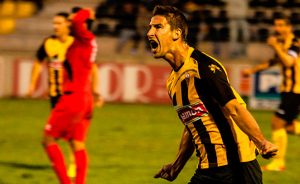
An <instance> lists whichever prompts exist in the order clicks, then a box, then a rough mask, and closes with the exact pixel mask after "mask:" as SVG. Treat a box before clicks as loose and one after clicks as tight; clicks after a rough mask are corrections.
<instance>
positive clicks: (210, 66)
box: [208, 64, 221, 73]
mask: <svg viewBox="0 0 300 184" xmlns="http://www.w3.org/2000/svg"><path fill="white" fill-rule="evenodd" d="M208 68H209V69H210V70H211V71H212V72H213V73H216V70H219V71H221V69H220V67H218V66H217V65H214V64H211V65H209V66H208Z"/></svg>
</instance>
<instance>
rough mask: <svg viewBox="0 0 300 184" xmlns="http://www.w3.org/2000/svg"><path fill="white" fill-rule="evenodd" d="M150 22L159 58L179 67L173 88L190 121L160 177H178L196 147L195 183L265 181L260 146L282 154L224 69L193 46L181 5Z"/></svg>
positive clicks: (159, 9)
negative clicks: (233, 86)
mask: <svg viewBox="0 0 300 184" xmlns="http://www.w3.org/2000/svg"><path fill="white" fill-rule="evenodd" d="M149 26H150V28H149V31H148V33H147V36H148V39H149V42H150V46H151V51H152V53H153V56H154V57H155V58H163V59H164V60H166V61H167V62H168V63H169V64H170V66H171V67H172V69H173V70H172V73H171V74H170V77H169V78H168V80H167V89H168V93H169V96H170V98H171V100H172V102H173V106H174V108H175V109H176V111H177V113H178V116H179V118H180V119H181V121H182V123H183V125H184V130H183V134H182V138H181V143H180V146H179V151H178V153H177V157H176V159H175V161H174V162H172V163H170V164H167V165H165V166H163V168H162V169H161V170H160V171H159V172H158V173H157V174H156V175H155V178H163V179H166V180H168V181H173V180H175V179H176V177H177V175H178V174H179V173H180V171H181V170H182V168H183V167H184V165H185V164H186V162H187V161H188V159H189V158H190V157H191V155H192V154H193V152H194V151H195V150H196V155H197V157H198V158H199V164H198V168H197V170H196V173H195V175H194V176H193V177H192V178H191V181H190V184H202V183H210V184H223V183H224V184H225V183H226V184H233V183H234V184H241V183H243V184H259V183H262V173H261V170H260V167H259V164H258V162H257V161H256V148H258V150H259V152H260V153H261V154H262V155H263V156H264V157H267V158H269V157H272V156H274V155H276V151H277V146H275V145H273V144H272V143H270V142H269V141H267V140H266V139H265V137H264V136H263V134H262V132H261V130H260V128H259V126H258V124H257V123H256V121H255V119H254V118H253V117H252V115H251V114H250V113H249V111H248V110H247V109H246V107H245V103H244V102H243V100H242V99H241V97H240V96H239V95H238V94H237V93H236V91H235V90H234V89H233V88H232V87H231V85H230V84H229V81H228V77H227V74H226V71H225V69H224V67H223V66H222V65H221V63H220V62H218V61H217V60H216V59H214V58H212V57H211V56H209V55H207V54H205V53H203V52H201V51H199V50H197V49H195V48H193V47H190V46H189V45H188V43H187V42H186V37H187V34H188V25H187V21H186V19H185V17H184V15H183V14H182V13H181V12H180V11H179V10H178V9H176V8H174V7H170V6H156V7H155V9H154V11H153V17H152V18H151V21H150V24H149Z"/></svg>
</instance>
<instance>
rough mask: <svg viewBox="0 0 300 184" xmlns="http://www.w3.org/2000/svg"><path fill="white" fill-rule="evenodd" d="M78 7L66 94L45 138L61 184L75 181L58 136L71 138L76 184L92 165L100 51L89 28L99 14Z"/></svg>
mask: <svg viewBox="0 0 300 184" xmlns="http://www.w3.org/2000/svg"><path fill="white" fill-rule="evenodd" d="M77 10H78V12H77V13H75V14H73V15H72V16H71V17H70V18H71V21H72V28H71V31H72V34H73V36H74V42H73V43H72V45H71V46H70V47H69V49H68V51H67V54H66V61H65V62H64V78H63V89H64V94H63V95H62V96H61V98H60V100H59V102H58V103H57V105H56V106H55V108H54V109H53V110H52V111H51V114H50V117H49V120H48V123H47V124H46V126H45V131H44V138H43V145H44V147H45V150H46V153H47V155H48V156H49V159H50V160H51V162H52V165H53V169H54V171H55V172H56V174H57V176H58V178H59V181H60V183H61V184H71V183H72V181H71V179H70V178H69V177H68V176H67V170H66V165H65V162H64V156H63V154H62V152H61V150H60V148H59V146H58V144H57V142H56V140H57V139H60V138H64V139H65V140H67V141H68V142H69V143H70V146H71V148H72V150H73V152H74V156H75V164H76V177H75V184H84V183H85V180H86V173H87V165H88V163H87V162H88V158H87V152H86V148H85V138H86V134H87V130H88V127H89V124H90V120H91V117H92V110H93V93H92V89H91V75H92V65H93V62H94V60H95V56H96V52H97V45H96V41H95V36H94V35H93V34H92V33H91V32H90V31H89V30H88V24H89V23H90V22H91V20H93V19H94V17H95V16H94V12H93V11H92V10H87V9H77Z"/></svg>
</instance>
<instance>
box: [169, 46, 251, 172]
mask: <svg viewBox="0 0 300 184" xmlns="http://www.w3.org/2000/svg"><path fill="white" fill-rule="evenodd" d="M167 89H168V94H169V96H170V98H171V100H172V101H173V106H174V108H175V109H176V111H177V113H178V116H179V118H180V119H181V121H182V122H183V124H184V125H185V126H186V128H187V129H188V130H189V132H190V133H191V135H192V137H193V141H194V144H195V147H196V155H197V156H198V158H199V168H211V167H219V166H224V165H229V164H234V163H240V162H247V161H252V160H254V159H255V157H256V155H255V149H256V147H255V145H254V143H253V142H252V141H251V140H250V139H249V137H248V136H247V135H246V134H245V133H243V132H242V131H241V130H240V129H239V127H238V126H237V125H236V123H235V122H234V121H233V119H232V118H231V117H230V115H229V114H227V113H226V112H225V111H224V110H223V108H222V107H223V106H224V105H225V104H226V103H227V102H229V101H230V100H232V99H237V100H238V102H240V103H241V104H243V105H244V106H245V103H244V101H243V100H242V98H241V97H240V96H239V95H238V94H237V93H236V91H235V90H234V89H233V88H232V87H231V85H230V84H229V81H228V77H227V73H226V71H225V68H224V67H223V66H222V64H221V63H219V62H218V61H217V60H216V59H214V58H212V57H210V56H208V55H206V54H204V53H203V52H200V51H198V50H194V49H193V48H192V47H190V48H189V51H188V57H187V58H186V60H185V62H184V64H183V65H182V66H181V67H180V68H179V69H178V70H177V71H174V70H173V71H172V73H171V74H170V76H169V78H168V80H167Z"/></svg>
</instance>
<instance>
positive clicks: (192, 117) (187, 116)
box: [177, 102, 208, 124]
mask: <svg viewBox="0 0 300 184" xmlns="http://www.w3.org/2000/svg"><path fill="white" fill-rule="evenodd" d="M177 113H178V116H179V118H180V119H181V121H182V122H183V123H184V124H189V123H191V122H194V121H196V120H198V119H199V118H201V117H203V116H207V114H208V111H207V109H206V107H205V106H204V104H203V103H202V102H198V103H195V104H192V105H186V106H184V107H182V108H179V109H177Z"/></svg>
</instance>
